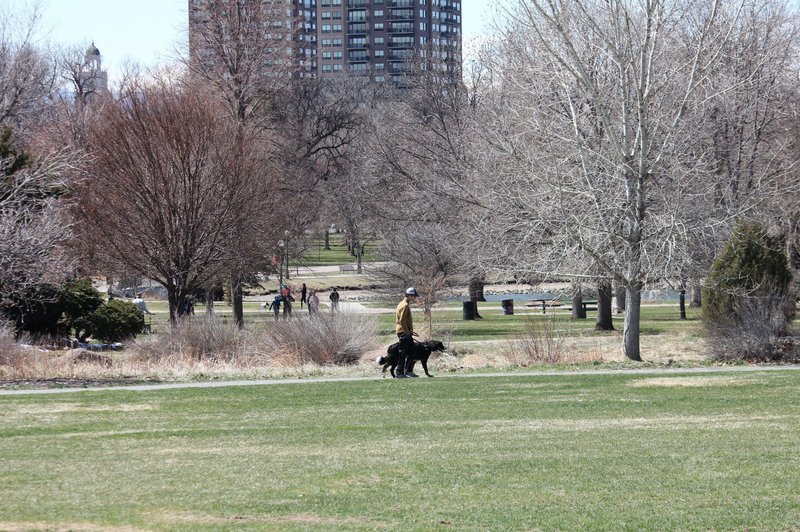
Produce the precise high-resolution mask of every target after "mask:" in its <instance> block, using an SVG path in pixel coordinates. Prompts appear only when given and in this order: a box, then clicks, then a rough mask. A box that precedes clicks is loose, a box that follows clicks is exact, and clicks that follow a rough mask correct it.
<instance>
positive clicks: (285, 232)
mask: <svg viewBox="0 0 800 532" xmlns="http://www.w3.org/2000/svg"><path fill="white" fill-rule="evenodd" d="M283 239H284V240H285V241H286V251H285V252H284V258H285V259H286V280H287V281H288V280H289V231H284V232H283Z"/></svg>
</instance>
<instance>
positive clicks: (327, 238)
mask: <svg viewBox="0 0 800 532" xmlns="http://www.w3.org/2000/svg"><path fill="white" fill-rule="evenodd" d="M330 250H331V234H330V233H329V232H328V229H327V228H326V229H325V251H330Z"/></svg>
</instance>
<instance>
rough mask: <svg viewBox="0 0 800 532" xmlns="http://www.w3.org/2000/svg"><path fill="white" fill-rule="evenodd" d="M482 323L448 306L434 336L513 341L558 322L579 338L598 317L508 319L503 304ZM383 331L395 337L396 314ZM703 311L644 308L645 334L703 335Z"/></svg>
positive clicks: (418, 320) (418, 317)
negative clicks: (534, 326) (539, 325)
mask: <svg viewBox="0 0 800 532" xmlns="http://www.w3.org/2000/svg"><path fill="white" fill-rule="evenodd" d="M479 311H480V314H481V316H483V319H482V320H474V321H465V320H463V319H462V318H463V316H462V310H461V309H460V308H456V307H453V306H445V307H444V308H443V309H437V310H435V311H434V313H433V329H434V336H436V335H442V334H445V335H450V336H452V337H453V338H454V339H458V340H497V339H513V338H516V337H518V336H519V335H520V334H522V333H523V332H525V330H526V327H528V324H529V321H530V320H536V321H537V322H544V321H545V320H555V324H554V328H555V329H557V330H558V331H559V333H560V334H563V335H564V336H579V335H588V334H606V333H595V330H594V326H595V320H596V319H597V314H596V313H594V312H590V313H589V317H588V318H587V319H585V320H573V319H572V318H571V314H570V313H569V312H568V311H565V310H557V311H555V313H553V311H548V313H549V314H547V315H543V314H541V311H538V310H530V309H525V310H517V311H516V312H515V314H514V315H511V316H504V315H503V314H502V312H501V311H500V304H499V303H496V304H489V303H483V304H482V306H481V307H480V308H479ZM413 312H414V326H415V328H416V329H419V328H420V327H421V326H422V313H421V312H420V311H419V309H418V308H415V309H414V311H413ZM377 319H378V323H379V326H380V327H379V330H380V331H381V332H382V334H387V335H389V334H394V320H395V317H394V314H379V315H377ZM622 321H623V316H622V314H618V315H614V327H615V328H616V329H617V331H619V332H621V331H622V327H623V323H622ZM700 327H701V322H700V310H699V309H687V319H686V320H681V319H680V316H679V314H678V311H677V309H675V308H672V307H668V306H642V323H641V332H642V335H659V334H673V333H676V332H679V331H681V332H686V331H692V332H694V331H697V334H698V335H699V333H700Z"/></svg>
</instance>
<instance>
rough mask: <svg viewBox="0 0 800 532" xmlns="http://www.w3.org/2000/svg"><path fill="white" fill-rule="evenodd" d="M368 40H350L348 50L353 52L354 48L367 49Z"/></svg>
mask: <svg viewBox="0 0 800 532" xmlns="http://www.w3.org/2000/svg"><path fill="white" fill-rule="evenodd" d="M367 44H368V43H367V39H350V40H349V41H347V48H348V49H349V50H352V49H354V48H356V49H357V48H366V47H367Z"/></svg>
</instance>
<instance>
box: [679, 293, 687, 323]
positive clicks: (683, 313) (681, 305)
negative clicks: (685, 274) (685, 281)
mask: <svg viewBox="0 0 800 532" xmlns="http://www.w3.org/2000/svg"><path fill="white" fill-rule="evenodd" d="M678 307H679V308H680V312H681V319H682V320H685V319H686V289H684V288H681V291H680V295H679V296H678Z"/></svg>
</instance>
